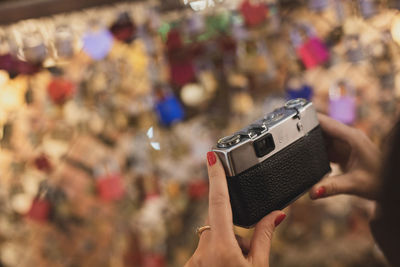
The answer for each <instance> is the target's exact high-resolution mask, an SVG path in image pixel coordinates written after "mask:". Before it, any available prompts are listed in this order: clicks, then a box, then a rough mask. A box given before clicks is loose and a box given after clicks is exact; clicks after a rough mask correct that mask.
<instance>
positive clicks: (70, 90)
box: [47, 78, 75, 105]
mask: <svg viewBox="0 0 400 267" xmlns="http://www.w3.org/2000/svg"><path fill="white" fill-rule="evenodd" d="M47 92H48V94H49V96H50V98H51V100H52V101H53V102H54V103H55V104H57V105H62V104H64V103H65V101H67V100H68V99H69V98H71V97H72V96H73V94H74V93H75V85H74V84H73V83H72V82H70V81H68V80H66V79H64V78H55V79H53V80H52V81H51V82H50V83H49V85H48V87H47Z"/></svg>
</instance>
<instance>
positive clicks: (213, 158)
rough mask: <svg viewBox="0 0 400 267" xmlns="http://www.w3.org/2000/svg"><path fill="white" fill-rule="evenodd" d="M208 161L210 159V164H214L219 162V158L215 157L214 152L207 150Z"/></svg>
mask: <svg viewBox="0 0 400 267" xmlns="http://www.w3.org/2000/svg"><path fill="white" fill-rule="evenodd" d="M207 161H208V165H210V166H212V165H214V164H215V162H217V158H216V157H215V154H214V152H211V151H210V152H207Z"/></svg>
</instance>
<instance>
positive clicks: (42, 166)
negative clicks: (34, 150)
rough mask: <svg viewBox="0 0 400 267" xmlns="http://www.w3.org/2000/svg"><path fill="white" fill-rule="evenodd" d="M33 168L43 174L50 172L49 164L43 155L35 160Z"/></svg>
mask: <svg viewBox="0 0 400 267" xmlns="http://www.w3.org/2000/svg"><path fill="white" fill-rule="evenodd" d="M35 166H36V168H38V170H41V171H44V172H51V170H52V166H51V163H50V161H49V160H48V158H47V157H46V156H45V155H41V156H39V157H37V158H36V159H35Z"/></svg>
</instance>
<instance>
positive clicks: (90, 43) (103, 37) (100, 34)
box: [83, 21, 113, 60]
mask: <svg viewBox="0 0 400 267" xmlns="http://www.w3.org/2000/svg"><path fill="white" fill-rule="evenodd" d="M112 45H113V36H112V34H111V33H110V32H109V30H107V29H105V28H103V27H101V26H100V25H99V24H98V23H97V22H95V21H92V22H91V23H90V26H89V29H88V31H87V32H86V33H85V34H84V36H83V51H84V52H85V53H86V54H88V55H89V56H90V57H91V58H92V59H94V60H101V59H103V58H105V57H106V56H107V55H108V53H109V52H110V50H111V48H112Z"/></svg>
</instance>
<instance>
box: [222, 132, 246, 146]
mask: <svg viewBox="0 0 400 267" xmlns="http://www.w3.org/2000/svg"><path fill="white" fill-rule="evenodd" d="M240 140H241V136H240V134H233V135H229V136H225V137H222V138H221V139H219V140H218V144H217V146H218V147H219V148H227V147H230V146H233V145H236V144H238V143H240Z"/></svg>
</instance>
